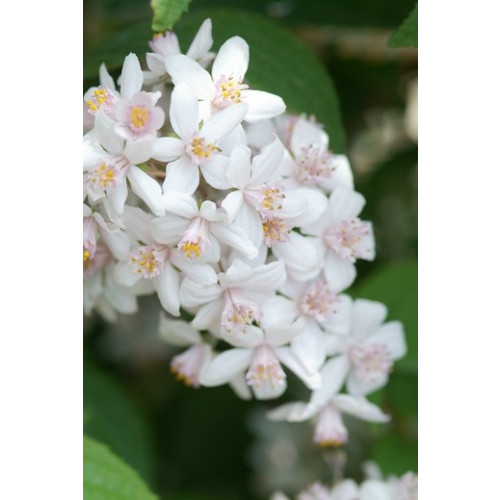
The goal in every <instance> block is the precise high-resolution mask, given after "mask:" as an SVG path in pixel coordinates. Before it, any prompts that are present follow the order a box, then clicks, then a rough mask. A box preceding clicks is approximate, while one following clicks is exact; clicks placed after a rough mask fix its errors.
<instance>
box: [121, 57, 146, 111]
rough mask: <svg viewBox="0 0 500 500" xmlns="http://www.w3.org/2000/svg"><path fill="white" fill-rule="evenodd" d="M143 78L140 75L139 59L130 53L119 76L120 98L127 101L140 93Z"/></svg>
mask: <svg viewBox="0 0 500 500" xmlns="http://www.w3.org/2000/svg"><path fill="white" fill-rule="evenodd" d="M143 81H144V76H143V74H142V70H141V65H140V63H139V59H138V58H137V56H136V55H135V54H132V53H130V54H129V55H128V56H127V57H126V58H125V61H124V62H123V69H122V73H121V76H120V96H121V97H122V98H123V99H126V100H127V101H128V100H130V99H131V98H132V96H133V95H134V94H137V92H140V90H141V88H142V83H143Z"/></svg>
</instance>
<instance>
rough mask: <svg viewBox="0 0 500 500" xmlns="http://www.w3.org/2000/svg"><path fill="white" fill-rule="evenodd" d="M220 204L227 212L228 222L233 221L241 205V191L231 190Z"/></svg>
mask: <svg viewBox="0 0 500 500" xmlns="http://www.w3.org/2000/svg"><path fill="white" fill-rule="evenodd" d="M221 206H222V208H223V209H224V210H225V211H226V212H227V215H228V222H233V220H234V219H235V217H236V216H237V215H238V213H239V212H240V210H241V207H242V206H243V193H242V192H241V191H232V192H231V193H229V194H228V195H227V196H226V197H225V198H224V199H223V200H222V203H221Z"/></svg>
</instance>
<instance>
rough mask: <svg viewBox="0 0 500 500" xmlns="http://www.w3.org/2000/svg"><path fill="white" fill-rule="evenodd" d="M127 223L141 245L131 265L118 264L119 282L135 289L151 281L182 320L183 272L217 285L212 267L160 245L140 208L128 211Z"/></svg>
mask: <svg viewBox="0 0 500 500" xmlns="http://www.w3.org/2000/svg"><path fill="white" fill-rule="evenodd" d="M123 219H124V222H125V224H126V226H127V227H128V228H129V230H130V231H132V233H134V234H136V235H137V238H138V240H140V241H141V242H142V244H141V245H137V246H135V247H134V248H133V249H132V251H131V252H130V254H129V255H127V261H126V262H121V263H119V264H117V266H116V267H115V278H116V280H117V281H118V282H119V283H122V284H123V285H126V286H133V285H134V284H135V283H137V282H138V281H139V280H141V279H145V280H150V281H151V282H152V284H153V286H154V289H155V290H156V292H157V294H158V298H159V300H160V303H161V305H162V306H163V307H164V308H165V310H167V311H168V312H169V313H170V314H172V315H174V316H179V314H180V311H179V307H180V304H179V286H180V282H181V279H182V276H181V273H180V272H179V270H180V271H181V272H182V273H184V275H186V276H190V277H191V278H192V279H193V280H196V281H197V282H200V283H202V284H210V283H215V282H216V281H217V278H216V275H215V271H214V270H213V269H212V267H210V266H209V265H208V264H199V263H193V262H190V261H188V260H186V259H185V258H184V257H183V256H182V254H181V252H180V251H179V249H177V248H174V247H171V246H169V245H164V244H161V243H159V242H158V241H156V240H155V239H154V237H153V235H152V233H151V230H150V228H149V222H150V220H151V219H152V216H151V215H149V214H147V213H145V212H144V211H142V210H141V209H139V208H137V207H125V211H124V214H123Z"/></svg>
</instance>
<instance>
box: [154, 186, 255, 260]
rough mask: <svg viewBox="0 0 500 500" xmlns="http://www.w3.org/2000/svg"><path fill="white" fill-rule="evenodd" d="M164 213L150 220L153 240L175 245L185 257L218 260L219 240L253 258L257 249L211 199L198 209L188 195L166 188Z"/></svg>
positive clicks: (219, 251) (219, 252)
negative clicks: (228, 220)
mask: <svg viewBox="0 0 500 500" xmlns="http://www.w3.org/2000/svg"><path fill="white" fill-rule="evenodd" d="M163 205H164V209H165V211H166V215H165V216H163V217H157V218H155V219H153V220H152V221H151V222H150V226H151V231H152V234H153V237H154V238H155V240H156V241H157V242H159V243H162V244H165V245H177V247H178V248H179V250H180V251H181V252H182V254H183V255H184V257H185V258H186V259H188V260H192V259H194V260H195V261H199V262H218V261H219V259H220V256H221V246H220V243H223V244H226V245H228V246H229V247H231V248H234V249H235V250H237V251H238V252H239V253H240V254H241V255H242V256H244V257H247V258H250V259H252V258H254V257H257V255H258V253H259V252H258V249H257V248H256V247H255V246H254V244H253V243H252V242H251V241H250V239H249V238H248V236H246V235H245V232H244V231H243V230H242V229H240V228H237V227H234V226H232V225H230V224H228V222H227V213H226V211H225V210H224V209H222V208H217V206H216V205H215V203H214V202H213V201H208V200H206V201H204V202H203V203H202V204H201V206H200V207H199V208H198V206H197V204H196V201H195V200H194V198H192V197H191V196H189V195H187V194H185V193H181V192H178V191H169V192H167V193H166V195H165V196H164V199H163Z"/></svg>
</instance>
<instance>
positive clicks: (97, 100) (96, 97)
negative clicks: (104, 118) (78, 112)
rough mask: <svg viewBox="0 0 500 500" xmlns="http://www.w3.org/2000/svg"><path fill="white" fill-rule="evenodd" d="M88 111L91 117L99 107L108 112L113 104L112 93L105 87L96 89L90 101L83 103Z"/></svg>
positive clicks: (113, 97)
mask: <svg viewBox="0 0 500 500" xmlns="http://www.w3.org/2000/svg"><path fill="white" fill-rule="evenodd" d="M85 104H86V105H87V107H88V111H89V113H90V114H91V115H95V114H96V113H97V110H98V109H99V108H100V107H103V109H104V110H105V111H108V110H109V109H110V108H112V107H113V105H114V104H115V96H114V95H113V92H112V91H111V90H109V89H106V88H105V87H98V88H96V89H95V90H94V91H93V92H92V96H91V97H90V99H88V100H87V101H85Z"/></svg>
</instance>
